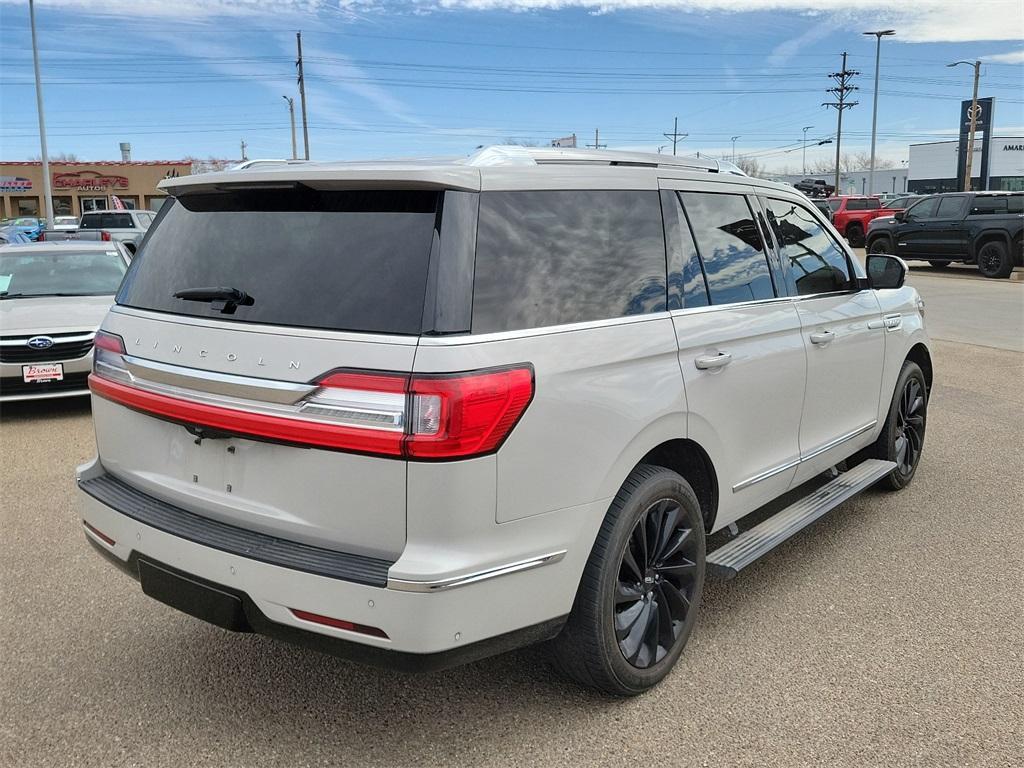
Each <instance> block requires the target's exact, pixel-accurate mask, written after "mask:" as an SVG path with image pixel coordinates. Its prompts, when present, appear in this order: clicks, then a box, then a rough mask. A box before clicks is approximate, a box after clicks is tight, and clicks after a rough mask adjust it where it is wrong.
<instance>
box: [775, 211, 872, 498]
mask: <svg viewBox="0 0 1024 768" xmlns="http://www.w3.org/2000/svg"><path fill="white" fill-rule="evenodd" d="M762 202H763V205H764V206H765V211H766V213H767V216H768V221H769V224H770V227H771V230H772V232H773V235H774V239H775V241H776V243H777V246H778V249H779V254H780V256H781V257H782V264H783V268H784V269H785V273H786V283H787V288H788V291H789V293H790V294H791V295H792V296H794V297H796V301H795V303H794V306H795V308H796V311H797V313H798V314H799V319H800V327H801V332H802V335H803V340H804V348H805V350H806V355H807V389H806V394H805V397H804V406H803V413H802V416H801V419H800V430H799V431H800V460H801V463H800V466H799V468H798V470H797V472H796V477H795V478H794V483H797V484H799V483H802V482H803V481H804V480H807V479H809V478H811V477H813V476H814V475H816V474H818V473H819V472H821V471H823V470H824V469H827V468H828V467H830V466H832V465H833V464H835V463H836V461H837V460H838V459H837V457H839V458H843V457H845V456H846V455H848V454H849V453H852V451H851V450H849V448H850V445H851V441H858V440H860V441H861V442H863V441H864V440H865V439H867V436H868V434H869V433H870V431H871V430H872V428H873V427H874V426H875V424H876V421H877V418H878V404H879V393H880V391H881V386H882V363H883V357H884V352H885V342H884V334H885V331H884V328H883V324H882V322H881V317H880V309H879V305H878V301H877V299H876V298H875V295H874V293H873V292H872V291H870V290H868V289H866V288H865V289H862V288H861V287H860V285H859V281H858V279H857V274H856V272H855V271H854V268H853V264H852V262H851V261H850V258H849V256H848V255H847V253H846V251H845V250H844V249H843V248H842V247H840V245H839V243H837V242H836V241H835V240H833V238H832V236H831V235H830V234H829V232H828V229H827V227H825V225H824V223H823V222H822V221H820V220H819V219H818V217H817V216H816V215H815V214H814V212H812V211H811V208H810V206H807V205H804V204H803V203H801V202H799V201H796V200H791V199H783V198H781V197H766V198H762Z"/></svg>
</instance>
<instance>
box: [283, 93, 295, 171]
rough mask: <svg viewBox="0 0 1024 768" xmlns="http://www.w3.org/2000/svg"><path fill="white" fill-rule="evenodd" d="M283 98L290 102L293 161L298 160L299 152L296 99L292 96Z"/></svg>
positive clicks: (289, 114)
mask: <svg viewBox="0 0 1024 768" xmlns="http://www.w3.org/2000/svg"><path fill="white" fill-rule="evenodd" d="M281 98H282V99H284V100H285V101H287V102H288V116H289V117H290V118H291V122H292V160H298V159H299V150H298V147H296V146H295V99H293V98H292V97H291V96H282V97H281Z"/></svg>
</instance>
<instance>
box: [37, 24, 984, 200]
mask: <svg viewBox="0 0 1024 768" xmlns="http://www.w3.org/2000/svg"><path fill="white" fill-rule="evenodd" d="M33 34H35V33H34V32H33ZM33 39H34V38H33ZM957 64H966V65H967V66H969V67H970V66H973V67H974V96H973V97H971V111H970V112H968V113H967V116H968V117H969V118H971V130H970V134H969V135H968V137H967V164H966V168H965V169H964V171H965V173H964V192H970V191H971V168H972V166H973V164H974V129H975V128H977V126H978V80H979V78H980V77H981V62H980V61H975V62H974V63H973V64H972V63H971V62H969V61H955V62H953V63H952V64H947V65H946V66H947V67H955V66H956V65H957ZM38 73H39V70H38V65H37V68H36V82H38V81H39V74H38ZM42 115H43V109H42V106H40V108H39V121H40V123H41V122H42V119H43V118H42ZM989 130H990V131H991V130H992V129H991V127H990V128H989ZM988 135H991V134H988ZM982 181H984V180H982ZM982 186H984V185H982Z"/></svg>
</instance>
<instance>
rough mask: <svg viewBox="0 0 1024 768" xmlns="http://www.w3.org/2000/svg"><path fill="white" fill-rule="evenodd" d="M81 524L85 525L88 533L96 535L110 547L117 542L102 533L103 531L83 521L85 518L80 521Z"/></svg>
mask: <svg viewBox="0 0 1024 768" xmlns="http://www.w3.org/2000/svg"><path fill="white" fill-rule="evenodd" d="M82 525H84V526H85V527H86V529H87V530H88V531H89V533H91V534H93V535H94V536H96V537H97V538H98V539H99V540H100V541H102V542H103V543H104V544H106V545H108V546H111V547H112V546H114V545H115V544H116V543H117V542H116V541H114V540H113V539H112V538H110V537H109V536H107V534H105V533H103V531H100V530H97V529H96V528H94V527H93V526H91V525H89V524H88V523H87V522H85V520H83V521H82Z"/></svg>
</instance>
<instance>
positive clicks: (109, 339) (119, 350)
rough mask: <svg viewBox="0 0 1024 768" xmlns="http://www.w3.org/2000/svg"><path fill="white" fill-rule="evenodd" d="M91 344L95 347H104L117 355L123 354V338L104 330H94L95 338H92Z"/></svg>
mask: <svg viewBox="0 0 1024 768" xmlns="http://www.w3.org/2000/svg"><path fill="white" fill-rule="evenodd" d="M93 346H94V347H96V349H105V350H107V351H109V352H114V353H116V354H118V355H123V354H124V339H122V338H121V337H120V336H117V335H115V334H113V333H107V332H106V331H96V338H95V339H93Z"/></svg>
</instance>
